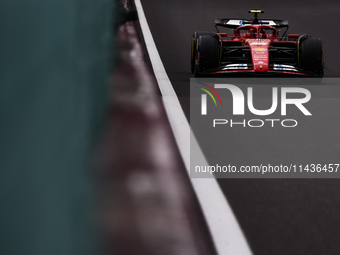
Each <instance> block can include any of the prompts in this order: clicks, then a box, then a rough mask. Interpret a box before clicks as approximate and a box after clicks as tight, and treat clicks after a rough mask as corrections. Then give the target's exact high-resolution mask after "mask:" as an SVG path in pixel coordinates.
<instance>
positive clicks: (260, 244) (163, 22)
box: [142, 0, 340, 255]
mask: <svg viewBox="0 0 340 255" xmlns="http://www.w3.org/2000/svg"><path fill="white" fill-rule="evenodd" d="M142 5H143V8H144V11H145V15H146V18H147V21H148V23H149V26H150V29H151V32H152V35H153V37H154V40H155V43H156V46H157V48H158V51H159V54H160V56H161V58H162V61H163V64H164V66H165V69H166V71H167V74H168V76H169V78H170V81H171V83H172V85H173V86H174V89H175V91H176V93H177V96H178V98H179V100H180V103H181V105H182V108H183V110H184V113H185V114H186V116H187V117H188V116H189V95H190V91H189V79H190V78H191V77H193V75H192V74H191V72H190V43H191V36H192V33H193V32H194V31H209V30H210V31H214V23H213V22H214V19H215V18H221V17H225V18H229V17H230V18H239V17H240V18H249V17H250V15H249V14H248V13H247V10H249V9H251V8H258V9H263V10H265V13H264V14H263V15H262V16H261V17H262V18H277V19H288V20H289V24H290V30H289V32H290V33H308V34H311V35H312V36H315V37H320V38H321V39H322V40H323V45H324V55H325V65H326V69H325V76H326V77H340V60H339V56H340V47H339V42H340V30H339V28H340V27H339V23H340V18H339V13H340V2H339V1H329V0H326V1H293V0H287V1H251V2H250V1H234V0H229V1H221V0H211V1H202V0H195V1H193V0H189V1H183V0H181V1H180V0H172V1H165V0H142ZM338 96H339V95H338ZM330 111H334V109H330ZM336 124H337V122H336ZM315 125H316V127H315V129H314V130H318V126H317V125H318V123H316V124H315ZM338 126H339V125H337V126H335V127H333V128H332V129H331V130H329V132H327V133H323V134H322V137H320V136H318V135H317V134H314V135H313V137H315V138H311V139H315V140H324V141H326V142H327V141H333V142H329V146H328V147H327V149H328V154H332V156H334V155H337V154H340V153H339V152H340V150H339V140H340V139H339V138H337V137H338V135H337V132H338V130H339V128H338ZM319 128H320V129H319V130H322V128H323V127H322V125H321V124H320V127H319ZM279 139H282V140H278V141H276V143H280V144H285V143H286V141H284V140H283V138H280V137H279ZM312 142H313V141H311V143H312ZM287 149H288V150H289V144H288V145H287ZM297 149H298V148H297ZM301 149H302V148H301ZM267 153H268V156H270V155H271V153H272V152H271V151H268V152H267ZM320 153H322V152H320ZM338 158H339V159H340V157H338ZM219 184H220V186H221V188H222V189H223V192H224V194H225V195H226V197H227V198H228V201H229V203H230V205H231V207H232V209H233V211H234V213H235V215H236V217H237V219H238V221H239V223H240V225H241V228H242V229H243V231H244V233H245V236H246V238H247V241H248V243H249V245H250V247H251V249H252V251H253V253H254V254H255V255H261V254H285V255H286V254H308V255H310V254H340V243H339V240H340V228H339V226H340V180H339V179H300V180H297V179H219Z"/></svg>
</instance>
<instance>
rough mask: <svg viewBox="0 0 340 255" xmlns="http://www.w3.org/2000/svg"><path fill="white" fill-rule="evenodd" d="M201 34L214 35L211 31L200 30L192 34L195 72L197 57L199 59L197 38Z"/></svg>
mask: <svg viewBox="0 0 340 255" xmlns="http://www.w3.org/2000/svg"><path fill="white" fill-rule="evenodd" d="M201 35H214V33H213V32H210V31H198V32H195V33H194V34H193V35H192V38H191V72H192V73H195V68H196V59H197V40H198V38H199V37H200V36H201Z"/></svg>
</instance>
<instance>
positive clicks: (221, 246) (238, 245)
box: [135, 0, 252, 255]
mask: <svg viewBox="0 0 340 255" xmlns="http://www.w3.org/2000/svg"><path fill="white" fill-rule="evenodd" d="M135 5H136V8H137V12H138V18H139V22H140V26H141V28H142V32H143V35H144V40H145V44H146V47H147V50H148V53H149V56H150V60H151V63H152V68H153V71H154V73H155V76H156V79H157V82H158V86H159V88H160V90H161V93H162V96H163V104H164V107H165V110H166V113H167V116H168V118H169V121H170V125H171V128H172V130H173V132H174V136H175V139H176V142H177V145H178V148H179V150H180V153H181V156H182V158H183V161H184V164H185V167H186V169H187V171H188V174H190V139H191V145H192V147H191V150H192V153H194V154H195V155H197V156H199V158H200V160H201V162H199V163H197V164H198V165H208V162H207V160H206V159H205V156H204V155H203V153H202V150H201V148H200V147H199V145H198V143H197V140H196V138H195V137H194V134H193V133H192V131H191V129H190V126H189V123H188V121H187V119H186V117H185V115H184V112H183V110H182V107H181V105H180V103H179V101H178V98H177V96H176V93H175V91H174V89H173V87H172V85H171V82H170V80H169V78H168V75H167V73H166V71H165V68H164V66H163V63H162V61H161V58H160V56H159V53H158V51H157V48H156V45H155V42H154V40H153V37H152V34H151V31H150V28H149V26H148V23H147V21H146V18H145V14H144V11H143V7H142V4H141V1H140V0H135ZM190 180H191V183H192V185H193V188H194V190H195V192H196V195H197V197H198V200H199V203H200V205H201V207H202V211H203V213H204V216H205V218H206V221H207V224H208V227H209V230H210V233H211V236H212V239H213V241H214V244H215V246H216V249H217V252H218V254H220V255H225V254H226V255H229V254H230V255H250V254H252V252H251V251H250V248H249V246H248V243H247V241H246V239H245V237H244V235H243V233H242V230H241V228H240V226H239V224H238V222H237V220H236V218H235V216H234V214H233V212H232V210H231V208H230V206H229V204H228V201H227V200H226V198H225V196H224V195H223V193H222V191H221V188H220V186H219V185H218V183H217V181H216V179H212V178H206V179H204V178H201V179H199V178H197V179H196V178H190ZM249 217H251V216H249Z"/></svg>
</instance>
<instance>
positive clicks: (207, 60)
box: [195, 35, 219, 77]
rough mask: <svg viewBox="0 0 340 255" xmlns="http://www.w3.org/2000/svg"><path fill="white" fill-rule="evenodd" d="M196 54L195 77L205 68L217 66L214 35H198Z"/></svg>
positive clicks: (216, 47) (216, 45) (216, 44)
mask: <svg viewBox="0 0 340 255" xmlns="http://www.w3.org/2000/svg"><path fill="white" fill-rule="evenodd" d="M198 55H199V59H198V72H197V67H196V72H195V76H196V77H197V76H199V75H200V74H202V73H204V72H205V71H206V70H209V69H213V68H217V67H218V65H219V63H218V39H217V38H216V37H215V36H214V35H201V36H200V37H199V45H198Z"/></svg>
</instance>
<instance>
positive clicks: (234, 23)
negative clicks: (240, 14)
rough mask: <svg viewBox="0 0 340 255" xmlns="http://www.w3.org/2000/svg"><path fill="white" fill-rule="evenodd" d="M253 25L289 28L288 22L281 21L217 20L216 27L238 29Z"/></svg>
mask: <svg viewBox="0 0 340 255" xmlns="http://www.w3.org/2000/svg"><path fill="white" fill-rule="evenodd" d="M247 24H253V25H269V26H272V27H275V28H280V27H286V28H288V27H289V26H288V20H280V19H260V20H258V22H256V23H253V21H252V20H248V19H215V26H220V27H226V28H231V29H236V28H238V27H239V26H243V25H247Z"/></svg>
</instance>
